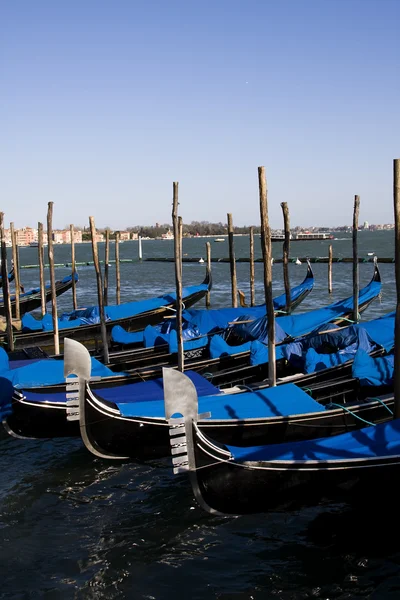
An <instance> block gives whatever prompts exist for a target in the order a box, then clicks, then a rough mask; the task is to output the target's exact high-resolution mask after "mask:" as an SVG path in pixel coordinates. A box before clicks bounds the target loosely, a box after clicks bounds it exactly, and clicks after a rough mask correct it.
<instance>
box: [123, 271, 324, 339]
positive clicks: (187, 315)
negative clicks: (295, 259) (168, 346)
mask: <svg viewBox="0 0 400 600" xmlns="http://www.w3.org/2000/svg"><path fill="white" fill-rule="evenodd" d="M313 285H314V278H313V277H312V276H309V275H307V276H306V278H305V279H304V281H303V282H302V283H301V284H300V285H298V286H296V287H294V288H293V289H292V290H291V298H292V302H293V301H294V300H297V299H298V298H299V296H301V295H302V294H304V293H305V292H307V291H311V290H312V288H313ZM285 305H286V296H285V294H282V295H281V296H278V297H277V298H275V299H274V309H275V310H276V311H278V310H282V309H283V308H284V307H285ZM265 313H266V308H265V304H261V305H259V306H253V307H246V308H242V307H239V308H220V309H211V310H206V309H200V310H199V309H189V310H185V311H183V315H182V317H183V339H184V340H189V339H194V338H198V337H200V336H202V335H205V334H208V333H222V332H223V331H224V330H225V329H227V328H228V327H229V326H230V325H231V326H233V327H235V328H236V327H238V326H236V325H233V323H234V322H235V321H239V322H240V321H244V320H248V319H252V320H253V319H258V318H260V317H263V316H265ZM277 327H279V325H278V326H277ZM175 328H176V324H175V319H168V320H166V321H165V322H163V323H161V324H159V325H155V326H154V329H155V330H156V331H157V332H159V333H161V334H165V335H166V334H168V333H170V331H172V330H174V329H175ZM120 329H122V328H119V329H118V330H115V332H114V329H113V331H112V340H113V341H115V342H117V343H119V344H132V343H136V342H137V341H138V340H137V338H134V337H131V335H130V334H129V333H128V332H126V335H123V334H122V332H121V331H120ZM154 339H156V336H155V335H154ZM163 339H164V340H165V342H164V343H168V339H167V338H166V337H165V338H163ZM249 339H250V338H249ZM253 339H254V338H253ZM159 343H161V342H159ZM150 345H151V343H150V336H149V338H148V342H147V346H146V347H149V346H150Z"/></svg>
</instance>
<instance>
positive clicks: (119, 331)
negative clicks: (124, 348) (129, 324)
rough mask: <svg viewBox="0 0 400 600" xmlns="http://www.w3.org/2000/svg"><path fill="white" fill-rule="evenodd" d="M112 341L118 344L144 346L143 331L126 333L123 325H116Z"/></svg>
mask: <svg viewBox="0 0 400 600" xmlns="http://www.w3.org/2000/svg"><path fill="white" fill-rule="evenodd" d="M111 339H112V341H113V342H115V343H116V344H124V345H125V344H126V345H127V344H143V331H125V329H124V328H123V327H121V325H114V327H113V328H112V330H111Z"/></svg>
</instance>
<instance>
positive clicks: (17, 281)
mask: <svg viewBox="0 0 400 600" xmlns="http://www.w3.org/2000/svg"><path fill="white" fill-rule="evenodd" d="M10 236H11V242H12V254H13V265H14V278H15V279H14V281H15V311H14V313H15V314H14V316H15V318H16V319H17V320H19V319H20V318H21V311H20V306H19V293H20V279H19V256H18V246H17V232H16V231H15V229H14V223H10ZM11 312H12V310H11Z"/></svg>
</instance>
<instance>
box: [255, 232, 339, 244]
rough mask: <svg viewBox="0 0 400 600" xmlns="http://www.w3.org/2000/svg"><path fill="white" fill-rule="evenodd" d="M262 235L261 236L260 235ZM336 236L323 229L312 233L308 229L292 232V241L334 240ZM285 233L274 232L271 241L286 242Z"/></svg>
mask: <svg viewBox="0 0 400 600" xmlns="http://www.w3.org/2000/svg"><path fill="white" fill-rule="evenodd" d="M260 237H261V236H260ZM333 239H334V236H333V235H332V234H331V233H324V232H322V231H315V232H314V233H311V232H309V231H306V232H304V233H291V234H290V241H291V242H300V241H305V240H309V241H313V240H333ZM284 241H285V234H284V233H274V234H272V235H271V242H284Z"/></svg>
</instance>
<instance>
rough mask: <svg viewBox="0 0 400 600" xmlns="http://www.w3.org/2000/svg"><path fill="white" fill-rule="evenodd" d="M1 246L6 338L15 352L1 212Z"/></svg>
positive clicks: (0, 215)
mask: <svg viewBox="0 0 400 600" xmlns="http://www.w3.org/2000/svg"><path fill="white" fill-rule="evenodd" d="M0 244H1V278H2V283H3V302H4V315H5V318H6V336H7V345H8V349H9V350H11V352H12V351H13V350H14V336H13V328H12V313H11V298H10V282H9V281H8V268H7V246H6V240H5V237H4V213H3V212H0Z"/></svg>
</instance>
